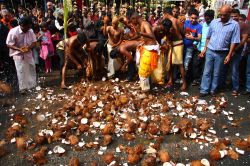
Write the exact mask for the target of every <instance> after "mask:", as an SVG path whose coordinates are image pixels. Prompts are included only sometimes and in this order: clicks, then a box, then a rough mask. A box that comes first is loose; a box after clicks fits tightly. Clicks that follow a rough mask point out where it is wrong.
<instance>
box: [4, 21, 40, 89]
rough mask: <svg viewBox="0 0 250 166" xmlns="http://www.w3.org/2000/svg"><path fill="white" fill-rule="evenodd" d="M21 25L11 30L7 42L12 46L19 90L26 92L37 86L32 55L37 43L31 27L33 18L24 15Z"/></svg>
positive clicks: (11, 52) (11, 53) (10, 53)
mask: <svg viewBox="0 0 250 166" xmlns="http://www.w3.org/2000/svg"><path fill="white" fill-rule="evenodd" d="M19 24H20V25H19V26H17V27H15V28H13V29H11V30H10V32H9V34H8V37H7V40H6V44H7V46H8V47H9V48H10V52H9V55H10V56H11V57H13V59H14V62H15V66H16V72H17V77H18V85H19V91H20V92H21V93H24V92H25V91H26V90H29V89H31V88H33V87H35V86H36V66H35V62H34V58H33V56H32V48H33V47H35V44H36V36H35V34H34V32H33V30H32V29H30V28H31V24H32V22H31V19H30V18H29V17H23V18H22V19H20V22H19Z"/></svg>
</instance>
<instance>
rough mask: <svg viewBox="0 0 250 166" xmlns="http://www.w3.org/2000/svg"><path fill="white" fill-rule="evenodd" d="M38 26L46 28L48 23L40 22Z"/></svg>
mask: <svg viewBox="0 0 250 166" xmlns="http://www.w3.org/2000/svg"><path fill="white" fill-rule="evenodd" d="M40 28H48V24H47V23H46V22H42V23H41V24H40Z"/></svg>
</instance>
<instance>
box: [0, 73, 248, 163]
mask: <svg viewBox="0 0 250 166" xmlns="http://www.w3.org/2000/svg"><path fill="white" fill-rule="evenodd" d="M69 73H70V74H68V77H67V81H68V83H70V84H71V86H70V89H68V90H62V89H60V88H59V85H60V81H59V76H58V75H59V73H58V72H53V73H51V74H48V75H45V74H42V75H40V77H39V86H38V87H37V88H36V89H34V90H32V91H31V92H30V93H28V94H26V95H20V94H17V95H12V96H7V97H6V98H7V99H6V98H4V99H3V98H1V99H0V100H2V101H1V102H0V103H3V101H6V102H9V103H11V102H12V103H11V104H9V106H5V107H3V106H1V107H0V124H1V125H0V131H1V132H0V140H1V143H0V145H1V144H4V145H2V146H3V147H4V148H5V149H6V152H5V153H4V155H3V156H2V157H1V158H0V165H6V166H15V165H16V166H26V165H34V164H37V160H36V159H34V155H33V154H34V153H35V152H37V151H38V150H40V149H41V147H43V146H44V147H47V150H46V152H45V154H44V155H45V160H46V162H45V163H47V164H46V165H54V166H56V165H58V166H59V165H68V164H69V160H70V159H71V158H72V157H76V158H78V159H79V161H80V165H91V164H93V162H96V164H97V165H108V164H105V161H104V159H103V155H105V154H106V153H107V152H112V153H113V154H114V156H115V158H112V157H111V158H112V159H111V161H112V162H113V163H116V164H117V163H119V164H120V165H130V164H128V159H127V157H128V154H129V153H130V152H127V151H128V149H129V148H131V147H134V146H136V145H138V144H142V145H143V146H144V151H143V152H142V153H141V154H140V155H139V156H140V159H139V161H138V162H136V165H142V164H145V162H146V161H144V160H145V158H147V157H148V156H153V157H154V158H155V159H156V162H155V164H154V165H163V163H162V162H161V161H160V159H159V155H158V152H159V151H160V150H165V151H167V152H168V154H169V155H170V160H171V162H173V163H175V164H177V163H182V164H190V162H192V161H193V160H201V159H207V160H209V161H210V165H225V166H248V165H250V153H249V150H250V142H249V143H248V144H247V145H246V146H247V147H246V149H244V150H243V148H244V147H243V148H242V147H241V148H239V146H238V147H237V145H236V143H235V141H236V140H239V139H240V140H244V139H245V140H247V138H248V139H250V137H249V136H250V127H249V126H250V120H249V119H250V112H249V110H250V99H249V97H247V96H243V95H240V96H238V97H233V96H231V92H230V91H228V92H225V93H223V94H218V95H217V96H216V97H211V96H207V97H205V98H204V100H203V99H199V98H198V96H199V89H198V87H190V88H189V90H188V93H180V91H177V90H174V91H167V90H165V89H163V88H161V87H157V88H154V89H153V92H151V93H147V94H144V93H142V92H140V90H139V89H138V87H139V84H138V83H137V82H130V83H126V82H124V81H120V80H118V79H114V80H101V81H99V82H92V83H82V84H79V83H77V81H76V80H77V79H76V74H75V73H74V72H72V71H70V72H69ZM45 76H46V79H45ZM90 87H91V88H90ZM139 99H140V100H139ZM204 102H206V103H204ZM70 103H71V104H72V103H73V106H72V105H71V104H70ZM90 104H93V106H90ZM108 104H110V105H111V106H110V108H109V109H108V111H107V110H106V112H105V108H106V106H107V105H108ZM76 105H80V106H79V107H81V108H79V110H77V109H76ZM72 107H73V109H72ZM86 107H87V108H88V111H90V112H89V113H86V112H85V114H84V113H83V112H84V109H85V108H86ZM107 107H108V106H107ZM62 108H63V109H62ZM166 108H167V109H166ZM165 109H166V110H165ZM60 110H63V111H64V112H63V113H62V112H60ZM79 111H80V113H79ZM91 111H92V112H91ZM93 111H94V112H93ZM65 112H66V115H65ZM60 113H61V114H62V115H61V114H60ZM17 115H18V117H19V119H18V118H17ZM64 115H65V116H64ZM159 115H160V116H159ZM163 117H166V118H169V119H170V120H169V119H168V120H169V121H170V123H169V124H167V123H166V124H164V125H165V129H166V128H168V130H167V129H166V130H164V129H162V128H161V127H160V126H161V125H163V124H162V123H163V122H162V121H163ZM20 118H21V119H22V118H23V119H25V120H24V121H25V122H24V121H20ZM73 119H74V120H73ZM71 120H73V121H74V123H75V124H71V125H69V123H68V122H69V121H71ZM182 120H183V121H182ZM198 120H202V121H201V124H199V122H197V121H198ZM26 122H27V123H26ZM144 122H145V123H144ZM15 123H16V125H20V126H21V130H22V132H20V133H16V134H12V135H11V134H10V135H11V136H10V135H9V137H8V136H6V131H7V130H8V129H9V128H11V126H12V127H13V124H15ZM22 123H23V124H22ZM160 123H161V124H160ZM202 123H208V125H209V128H208V129H204V128H202V127H201V126H202ZM53 124H58V125H61V126H63V125H64V126H65V125H66V127H65V128H67V126H70V128H67V129H65V130H64V131H63V133H61V135H60V137H61V138H57V139H56V140H55V139H54V138H55V137H54V136H53V134H55V131H56V129H55V128H56V127H54V128H53ZM83 124H84V125H88V127H89V130H88V131H87V132H82V133H81V132H80V133H79V130H80V129H79V126H80V125H83ZM107 124H115V128H114V130H113V131H111V129H110V131H108V132H107V133H105V132H104V131H103V130H104V128H105V126H106V125H107ZM145 124H147V125H148V124H150V125H152V126H151V128H150V127H149V126H148V127H147V128H145V130H143V127H142V125H145ZM154 125H156V126H158V127H156V128H155V126H154ZM14 126H15V125H14ZM57 127H58V126H57ZM85 127H86V126H85ZM144 127H145V126H144ZM44 129H47V130H53V131H54V133H52V134H51V135H50V133H49V132H50V131H44V132H42V131H41V130H44ZM130 130H131V131H130ZM155 130H156V131H155ZM163 130H164V132H165V134H164V132H163ZM58 131H59V129H58ZM46 132H47V133H46ZM39 133H40V135H43V134H44V135H43V136H44V137H45V135H46V134H47V135H46V139H48V140H46V141H45V142H44V143H43V144H42V145H40V144H39V143H37V142H36V140H35V136H37V135H39ZM41 133H43V134H41ZM45 133H46V134H45ZM104 133H105V134H104ZM126 134H127V135H126ZM49 135H50V136H49ZM72 135H73V136H74V139H73V137H71V138H72V139H71V138H70V136H72ZM105 135H110V136H111V137H112V141H108V143H106V144H108V145H106V146H104V145H103V144H105V143H103V139H104V137H105ZM124 135H126V136H124ZM7 137H8V138H7ZM75 137H77V139H75ZM128 137H131V140H128V139H130V138H128ZM19 138H22V139H24V140H25V145H21V146H20V145H19V146H18V147H17V145H16V141H17V139H19ZM224 138H226V139H227V140H230V143H231V144H229V145H226V147H224V149H226V151H228V150H229V149H232V150H233V151H234V152H236V153H237V154H238V155H239V156H238V160H233V159H232V158H231V157H229V155H227V154H225V156H224V157H223V159H220V160H218V161H214V160H211V156H210V154H209V153H210V151H211V150H212V149H213V148H214V143H215V142H216V141H218V140H220V139H224ZM159 140H160V141H159ZM74 141H75V142H74ZM248 141H250V140H248ZM11 142H12V143H11ZM246 142H247V141H246ZM158 143H159V144H158ZM57 145H58V146H59V147H61V148H63V149H64V150H65V152H64V150H63V152H62V153H61V154H56V153H60V152H58V151H55V147H56V146H57ZM121 145H122V146H121ZM158 145H159V146H158ZM122 147H126V148H127V151H126V150H124V149H122ZM236 149H237V150H236ZM247 150H248V151H247ZM243 152H244V154H240V153H243ZM131 153H132V152H131ZM132 154H133V153H132ZM0 156H1V148H0ZM114 161H115V162H114ZM106 162H107V161H106ZM153 163H154V162H153ZM148 165H149V164H148Z"/></svg>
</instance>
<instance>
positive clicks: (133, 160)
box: [128, 154, 140, 165]
mask: <svg viewBox="0 0 250 166" xmlns="http://www.w3.org/2000/svg"><path fill="white" fill-rule="evenodd" d="M139 161H140V156H139V155H138V154H128V163H129V164H132V165H134V164H137V163H139Z"/></svg>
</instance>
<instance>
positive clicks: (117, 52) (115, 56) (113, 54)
mask: <svg viewBox="0 0 250 166" xmlns="http://www.w3.org/2000/svg"><path fill="white" fill-rule="evenodd" d="M118 54H119V51H118V48H115V49H113V50H112V51H110V54H109V56H110V58H112V59H116V58H117V57H118Z"/></svg>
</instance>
